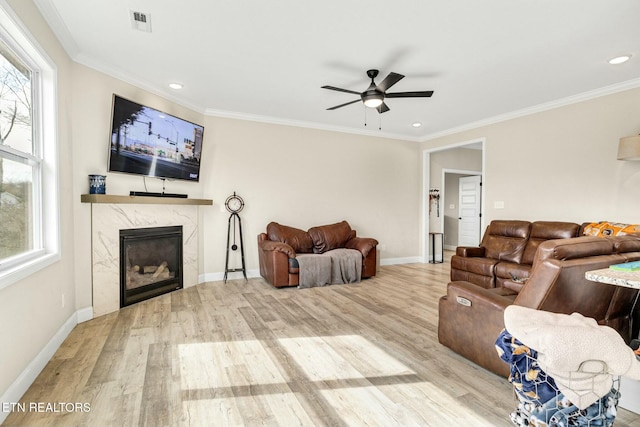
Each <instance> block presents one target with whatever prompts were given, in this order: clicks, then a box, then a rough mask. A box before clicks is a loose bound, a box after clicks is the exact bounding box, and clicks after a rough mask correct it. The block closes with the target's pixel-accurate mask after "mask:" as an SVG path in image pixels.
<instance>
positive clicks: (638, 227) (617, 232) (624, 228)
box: [582, 221, 640, 237]
mask: <svg viewBox="0 0 640 427" xmlns="http://www.w3.org/2000/svg"><path fill="white" fill-rule="evenodd" d="M635 233H640V224H623V223H619V222H608V221H601V222H592V223H590V224H587V225H585V226H584V231H583V232H582V234H583V235H585V236H598V237H604V236H622V235H625V234H635Z"/></svg>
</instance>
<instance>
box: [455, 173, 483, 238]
mask: <svg viewBox="0 0 640 427" xmlns="http://www.w3.org/2000/svg"><path fill="white" fill-rule="evenodd" d="M481 183H482V181H481V176H480V175H476V176H465V177H462V178H460V184H459V201H458V206H459V210H458V213H459V214H458V246H478V245H479V244H480V217H481V211H480V206H481V204H480V201H481V200H480V199H481V192H482V190H481Z"/></svg>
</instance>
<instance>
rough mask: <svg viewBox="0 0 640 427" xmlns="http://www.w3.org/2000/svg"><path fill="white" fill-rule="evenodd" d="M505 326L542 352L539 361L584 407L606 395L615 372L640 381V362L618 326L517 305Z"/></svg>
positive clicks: (508, 310)
mask: <svg viewBox="0 0 640 427" xmlns="http://www.w3.org/2000/svg"><path fill="white" fill-rule="evenodd" d="M504 324H505V327H506V329H507V331H509V333H511V335H512V336H514V337H515V338H517V339H518V340H520V341H521V342H522V343H523V344H525V345H526V346H528V347H529V348H532V349H534V350H537V351H538V363H539V365H540V368H542V369H543V370H544V371H545V372H546V373H547V374H548V375H549V376H551V377H553V379H554V380H555V381H556V384H557V386H558V388H559V389H560V391H561V392H562V393H563V394H564V395H565V396H566V397H567V398H568V399H569V400H570V401H571V402H572V403H573V404H574V405H576V406H577V407H578V408H580V409H584V408H586V407H588V406H589V405H591V404H592V403H594V402H595V401H597V400H598V399H600V398H601V397H602V396H604V395H606V394H607V393H608V392H609V391H610V390H611V386H612V383H613V377H612V376H613V375H616V376H619V375H623V376H626V377H629V378H631V379H635V380H640V362H638V361H637V359H636V357H635V354H634V353H633V350H632V349H631V348H630V347H629V346H627V344H625V342H624V340H623V339H622V337H621V336H620V334H618V332H617V331H616V330H614V329H613V328H610V327H608V326H602V325H598V323H597V322H596V321H595V320H594V319H591V318H588V317H584V316H583V315H581V314H579V313H573V314H571V315H568V314H558V313H551V312H548V311H541V310H534V309H531V308H527V307H520V306H517V305H511V306H509V307H507V308H506V309H505V311H504Z"/></svg>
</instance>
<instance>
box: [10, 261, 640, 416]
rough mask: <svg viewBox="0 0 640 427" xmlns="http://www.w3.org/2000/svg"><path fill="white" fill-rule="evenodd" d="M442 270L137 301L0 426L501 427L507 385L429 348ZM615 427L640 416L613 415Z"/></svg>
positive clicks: (77, 345) (254, 283) (94, 325)
mask: <svg viewBox="0 0 640 427" xmlns="http://www.w3.org/2000/svg"><path fill="white" fill-rule="evenodd" d="M447 258H448V257H447ZM445 261H448V259H446V260H445ZM449 268H450V266H449V263H448V262H445V263H444V264H435V265H434V264H407V265H397V266H384V267H381V269H380V272H379V274H378V275H377V276H376V277H375V278H372V279H368V280H365V281H363V282H362V283H360V284H355V285H334V286H329V287H323V288H313V289H296V288H286V289H275V288H273V287H271V286H270V285H268V284H267V283H266V282H264V281H263V280H262V279H250V280H249V281H248V282H245V281H244V280H230V281H228V282H227V283H226V284H224V283H222V282H211V283H205V284H201V285H198V286H195V287H191V288H188V289H184V290H181V291H177V292H173V293H171V294H168V295H164V296H161V297H158V298H155V299H153V300H149V301H145V302H142V303H138V304H136V305H134V306H130V307H127V308H125V309H123V310H120V311H118V312H117V313H112V314H109V315H105V316H102V317H99V318H96V319H93V320H91V321H88V322H85V323H82V324H79V325H78V326H76V328H75V329H74V330H73V331H72V333H71V334H70V335H69V337H68V338H67V339H66V341H65V342H64V343H63V345H62V346H61V347H60V349H59V350H58V351H57V353H56V354H55V356H54V357H53V358H52V359H51V361H50V362H49V364H48V365H47V366H46V368H45V369H44V371H43V372H42V373H41V374H40V376H39V377H38V378H37V380H36V381H35V382H34V384H33V385H32V386H31V387H30V388H29V390H28V391H27V392H26V394H25V395H24V397H23V399H22V400H21V404H22V405H24V410H20V408H19V407H18V408H16V411H14V412H12V413H10V414H9V416H8V417H7V419H6V421H5V423H4V424H3V425H17V426H81V425H82V426H224V425H246V426H258V425H260V426H262V425H265V426H296V425H301V426H362V425H367V426H385V427H387V426H510V425H511V423H510V421H509V413H510V412H511V411H512V410H513V408H514V407H515V400H514V397H513V392H512V388H511V386H510V384H509V383H508V382H507V381H506V380H505V379H503V378H501V377H499V376H496V375H494V374H492V373H489V372H488V371H486V370H484V369H482V368H479V367H478V366H476V365H474V364H473V363H471V362H469V361H467V360H466V359H464V358H462V357H460V356H458V355H457V354H455V353H453V352H452V351H450V350H449V349H447V348H445V347H443V346H441V345H440V344H439V343H438V339H437V322H438V315H437V314H438V310H437V307H438V298H439V297H440V296H441V295H444V293H445V287H446V283H447V281H448V275H449ZM61 402H63V403H67V404H68V403H77V404H78V407H74V406H73V405H72V406H69V405H62V404H60V403H61ZM37 404H40V405H41V406H40V407H34V405H37ZM47 404H49V407H48V408H47V406H46V405H47ZM56 405H57V406H56ZM31 409H33V410H31ZM70 409H74V410H73V411H69V410H70ZM56 410H57V411H59V412H52V411H56ZM615 425H616V426H617V427H625V426H627V427H632V426H636V427H638V426H640V416H638V415H636V414H633V413H631V412H629V411H626V410H624V409H620V410H619V412H618V417H617V419H616V423H615Z"/></svg>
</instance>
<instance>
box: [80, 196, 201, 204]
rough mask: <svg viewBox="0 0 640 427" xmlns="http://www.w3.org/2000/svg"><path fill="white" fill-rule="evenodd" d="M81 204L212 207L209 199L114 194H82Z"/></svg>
mask: <svg viewBox="0 0 640 427" xmlns="http://www.w3.org/2000/svg"><path fill="white" fill-rule="evenodd" d="M80 201H81V202H82V203H109V204H129V205H132V204H138V205H192V206H193V205H213V200H210V199H189V198H183V197H147V196H118V195H114V194H82V195H81V196H80Z"/></svg>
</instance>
